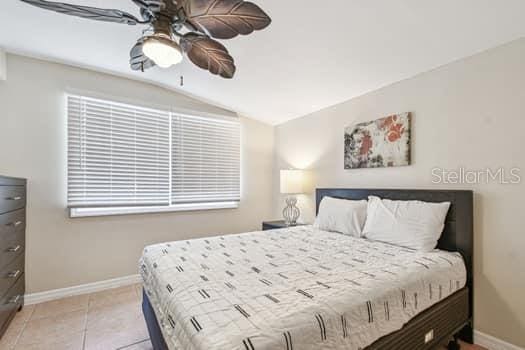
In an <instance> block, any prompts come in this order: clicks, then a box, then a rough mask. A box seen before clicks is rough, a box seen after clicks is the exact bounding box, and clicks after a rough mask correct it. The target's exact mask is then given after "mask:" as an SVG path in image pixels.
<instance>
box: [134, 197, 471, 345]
mask: <svg viewBox="0 0 525 350" xmlns="http://www.w3.org/2000/svg"><path fill="white" fill-rule="evenodd" d="M369 195H376V196H379V197H382V198H388V199H393V200H413V199H419V200H423V201H428V202H444V201H449V202H451V208H450V210H449V213H448V216H447V219H446V223H445V229H444V232H443V235H442V237H441V239H440V241H439V244H438V249H439V250H435V251H433V252H430V253H416V252H414V251H411V250H408V249H405V248H401V247H398V246H393V245H388V244H385V243H380V242H373V241H369V240H365V239H357V238H352V237H349V236H344V235H341V234H338V233H333V232H326V231H320V230H317V229H315V228H313V227H312V226H300V227H293V228H287V229H283V230H274V231H266V232H252V233H247V234H241V235H228V236H217V237H211V238H206V239H200V240H191V241H181V242H170V243H163V244H158V245H153V246H150V247H147V248H146V249H145V250H144V255H143V258H142V260H141V274H142V276H143V279H144V298H143V311H144V315H145V319H146V322H147V325H148V330H149V332H150V336H151V340H152V343H153V346H154V348H155V349H156V350H164V349H188V350H193V349H195V350H201V349H247V350H255V349H287V350H292V349H432V348H434V347H436V346H437V345H440V344H444V343H446V342H448V340H449V339H450V338H452V337H453V336H455V337H456V338H460V339H462V340H464V341H467V342H472V327H471V321H472V240H473V237H472V192H470V191H427V190H369V189H318V190H317V195H316V201H317V208H318V207H319V203H320V201H321V200H322V198H323V197H324V196H330V197H335V198H344V199H366V198H367V197H368V196H369Z"/></svg>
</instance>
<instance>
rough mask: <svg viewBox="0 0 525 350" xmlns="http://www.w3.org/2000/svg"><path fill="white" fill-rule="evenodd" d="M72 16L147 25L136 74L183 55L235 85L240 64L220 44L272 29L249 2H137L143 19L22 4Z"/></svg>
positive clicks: (136, 52)
mask: <svg viewBox="0 0 525 350" xmlns="http://www.w3.org/2000/svg"><path fill="white" fill-rule="evenodd" d="M20 1H23V2H25V3H28V4H31V5H34V6H37V7H40V8H43V9H46V10H51V11H55V12H59V13H64V14H66V15H71V16H77V17H83V18H88V19H92V20H97V21H106V22H116V23H122V24H128V25H137V24H145V25H149V26H150V29H151V30H150V33H149V34H145V35H144V36H143V37H141V38H140V39H139V40H138V41H137V43H136V44H135V46H133V48H132V49H131V52H130V56H131V58H130V65H131V68H132V69H133V70H141V71H144V70H145V69H148V68H151V67H154V66H156V65H157V66H159V67H161V68H168V67H170V66H172V65H174V64H177V63H179V62H181V61H182V59H183V56H182V54H183V53H185V54H186V56H188V58H189V59H190V60H191V61H192V62H193V63H194V64H195V65H197V66H198V67H200V68H202V69H205V70H208V71H210V72H211V73H212V74H216V75H220V76H221V77H223V78H227V79H231V78H233V76H234V74H235V70H236V67H235V62H234V59H233V57H232V56H231V55H230V54H229V52H228V50H227V49H226V47H224V45H222V44H221V43H220V42H218V41H216V40H214V39H212V38H216V39H231V38H234V37H236V36H238V35H248V34H251V33H252V32H253V31H255V30H262V29H264V28H266V27H267V26H268V25H270V23H271V19H270V17H269V16H268V15H267V14H266V13H265V12H264V11H263V10H261V8H259V6H257V5H255V4H254V3H251V2H248V1H243V0H131V1H133V3H135V4H136V5H137V6H138V7H139V8H140V15H141V17H142V19H139V18H137V17H135V16H133V15H132V14H130V13H127V12H124V11H120V10H115V9H100V8H95V7H89V6H80V5H73V4H65V3H60V2H53V1H45V0H20Z"/></svg>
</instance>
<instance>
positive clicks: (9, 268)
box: [0, 176, 26, 337]
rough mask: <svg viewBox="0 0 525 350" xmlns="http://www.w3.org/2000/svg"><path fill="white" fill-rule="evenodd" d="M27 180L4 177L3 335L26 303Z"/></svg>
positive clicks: (0, 203) (0, 202)
mask: <svg viewBox="0 0 525 350" xmlns="http://www.w3.org/2000/svg"><path fill="white" fill-rule="evenodd" d="M25 207H26V180H24V179H16V178H12V177H4V176H0V337H1V336H2V335H3V334H4V333H5V331H6V329H7V327H8V326H9V323H10V322H11V320H12V319H13V317H14V316H15V314H16V312H17V311H19V310H20V309H22V306H23V305H24V292H25V275H24V266H25V231H26V210H25Z"/></svg>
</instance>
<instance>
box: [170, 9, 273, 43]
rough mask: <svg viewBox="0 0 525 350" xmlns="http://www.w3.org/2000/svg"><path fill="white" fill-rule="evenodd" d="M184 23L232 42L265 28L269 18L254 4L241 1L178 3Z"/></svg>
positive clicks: (269, 21)
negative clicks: (183, 14) (182, 11)
mask: <svg viewBox="0 0 525 350" xmlns="http://www.w3.org/2000/svg"><path fill="white" fill-rule="evenodd" d="M178 4H179V7H180V8H182V9H183V10H184V12H185V14H186V20H187V22H188V23H189V24H190V25H191V26H193V27H194V28H197V29H198V30H199V31H201V32H203V33H207V34H209V35H210V36H212V37H214V38H217V39H231V38H234V37H236V36H237V35H248V34H251V33H252V32H253V31H255V30H261V29H264V28H266V27H267V26H269V25H270V23H271V22H272V20H271V18H270V17H269V16H268V15H267V14H266V13H265V12H264V11H263V10H261V8H260V7H259V6H257V5H255V4H254V3H252V2H248V1H243V0H180V1H178Z"/></svg>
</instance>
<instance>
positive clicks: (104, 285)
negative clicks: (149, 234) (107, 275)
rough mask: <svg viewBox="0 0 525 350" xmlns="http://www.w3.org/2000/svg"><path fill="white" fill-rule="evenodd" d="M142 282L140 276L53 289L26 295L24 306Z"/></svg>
mask: <svg viewBox="0 0 525 350" xmlns="http://www.w3.org/2000/svg"><path fill="white" fill-rule="evenodd" d="M141 281H142V279H141V277H140V275H138V274H137V275H131V276H126V277H120V278H114V279H111V280H106V281H100V282H94V283H88V284H82V285H79V286H74V287H68V288H61V289H54V290H50V291H47V292H40V293H33V294H26V295H25V298H24V303H25V305H32V304H39V303H43V302H46V301H51V300H57V299H60V298H65V297H72V296H75V295H82V294H89V293H94V292H100V291H103V290H107V289H113V288H118V287H123V286H128V285H130V284H135V283H140V282H141Z"/></svg>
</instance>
